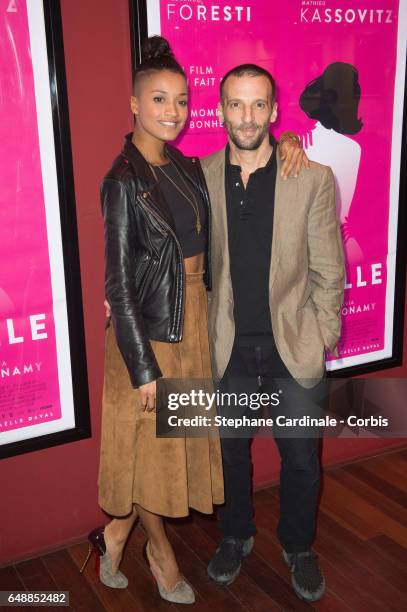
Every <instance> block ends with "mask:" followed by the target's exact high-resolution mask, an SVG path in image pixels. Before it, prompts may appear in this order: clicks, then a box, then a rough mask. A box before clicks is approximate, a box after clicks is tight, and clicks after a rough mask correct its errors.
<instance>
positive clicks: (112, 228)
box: [101, 134, 210, 388]
mask: <svg viewBox="0 0 407 612" xmlns="http://www.w3.org/2000/svg"><path fill="white" fill-rule="evenodd" d="M131 137H132V135H131V134H128V135H127V136H126V140H125V144H124V148H123V151H122V152H121V154H120V155H119V156H118V157H117V158H116V159H115V161H114V162H113V166H112V168H111V169H110V170H109V172H108V173H107V175H106V176H105V178H104V179H103V182H102V186H101V203H102V211H103V217H104V225H105V263H106V275H105V291H106V299H107V301H108V302H109V304H110V309H111V321H112V323H113V327H114V330H115V333H116V338H117V343H118V346H119V349H120V352H121V354H122V356H123V359H124V361H125V363H126V366H127V369H128V371H129V375H130V380H131V383H132V385H133V387H134V388H137V387H139V386H140V385H143V384H145V383H148V382H151V381H153V380H156V379H157V378H159V377H160V376H161V375H162V374H161V371H160V368H159V366H158V364H157V361H156V358H155V356H154V353H153V350H152V348H151V344H150V339H152V340H159V341H161V342H179V341H180V340H181V339H182V328H183V320H184V302H185V270H184V262H183V256H182V251H181V247H180V244H179V242H178V239H177V237H176V234H175V226H174V221H173V219H172V215H171V212H170V210H169V208H168V206H167V204H166V202H165V200H164V198H163V196H162V195H161V192H160V190H159V188H158V186H157V183H156V180H155V179H154V176H153V174H152V172H151V169H150V167H149V166H148V164H147V162H146V161H145V159H144V157H143V156H142V155H141V153H140V152H139V151H138V149H137V148H136V147H135V146H134V145H133V144H132V142H131ZM166 154H167V156H168V157H170V158H171V160H172V161H173V162H174V164H176V166H177V168H178V170H179V171H180V172H181V174H182V176H183V178H185V179H186V180H188V181H191V182H193V183H194V184H195V185H196V186H197V187H198V189H199V191H200V193H201V195H202V198H203V201H204V204H205V207H206V209H207V211H206V212H207V215H208V222H207V228H208V240H207V248H206V253H205V276H204V280H205V284H206V287H207V288H208V289H210V262H209V252H210V251H209V240H210V238H209V228H210V216H209V215H210V210H209V195H208V190H207V187H206V183H205V179H204V176H203V173H202V169H201V165H200V162H199V160H198V158H187V157H185V156H184V155H183V154H182V153H181V152H180V151H178V150H177V149H175V148H173V147H170V146H167V147H166Z"/></svg>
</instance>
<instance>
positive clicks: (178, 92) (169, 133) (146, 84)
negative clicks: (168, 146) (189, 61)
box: [131, 70, 188, 142]
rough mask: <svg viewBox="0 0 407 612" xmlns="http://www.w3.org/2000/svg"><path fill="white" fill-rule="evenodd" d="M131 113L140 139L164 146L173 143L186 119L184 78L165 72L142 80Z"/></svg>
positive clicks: (185, 86) (186, 101) (147, 76)
mask: <svg viewBox="0 0 407 612" xmlns="http://www.w3.org/2000/svg"><path fill="white" fill-rule="evenodd" d="M131 110H132V113H133V114H134V115H135V117H136V128H135V129H136V131H137V132H139V133H140V135H143V136H144V137H145V136H149V137H151V138H153V139H156V140H160V141H164V142H166V141H167V140H174V139H175V138H176V137H177V136H178V134H179V133H180V131H181V130H182V128H183V127H184V125H185V121H186V120H187V116H188V92H187V83H186V80H185V77H183V76H182V75H181V74H178V73H176V72H171V71H169V70H160V71H159V72H152V73H151V74H149V75H146V76H143V77H142V78H141V80H140V82H139V84H138V88H137V91H136V92H135V95H134V96H132V98H131Z"/></svg>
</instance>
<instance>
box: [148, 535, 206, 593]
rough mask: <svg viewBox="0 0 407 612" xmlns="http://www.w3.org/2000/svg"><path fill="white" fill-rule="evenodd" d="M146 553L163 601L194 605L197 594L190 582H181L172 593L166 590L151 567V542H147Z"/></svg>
mask: <svg viewBox="0 0 407 612" xmlns="http://www.w3.org/2000/svg"><path fill="white" fill-rule="evenodd" d="M144 552H145V557H146V560H147V562H148V564H149V566H150V571H151V573H152V574H153V576H154V579H155V581H156V583H157V588H158V592H159V593H160V596H161V597H162V599H165V600H166V601H170V602H172V603H179V604H193V603H194V602H195V594H194V591H193V590H192V587H191V586H190V585H189V584H188V582H187V581H186V580H185V579H183V580H179V581H178V582H177V584H176V585H175V587H174V588H173V589H171V590H170V591H169V590H168V589H166V588H165V587H164V586H163V585H162V584H161V582H160V581H159V580H158V578H157V574H156V573H155V571H154V569H153V568H152V566H151V550H150V541H149V540H148V541H147V543H146V545H145V548H144Z"/></svg>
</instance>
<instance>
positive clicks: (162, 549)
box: [136, 505, 182, 591]
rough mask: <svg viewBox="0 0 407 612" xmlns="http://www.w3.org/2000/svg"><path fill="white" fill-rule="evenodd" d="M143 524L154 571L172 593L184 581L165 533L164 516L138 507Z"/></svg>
mask: <svg viewBox="0 0 407 612" xmlns="http://www.w3.org/2000/svg"><path fill="white" fill-rule="evenodd" d="M136 508H137V512H138V514H139V516H140V520H141V523H142V525H143V527H144V529H145V530H146V532H147V535H148V539H149V542H150V543H149V555H150V559H149V561H150V562H151V565H152V569H154V573H155V574H156V576H157V579H158V581H159V582H160V583H161V584H162V585H163V586H164V588H165V589H167V590H169V591H171V590H172V589H173V588H174V587H175V586H176V584H177V582H179V581H180V580H182V577H181V574H180V571H179V568H178V564H177V561H176V559H175V555H174V551H173V549H172V546H171V544H170V541H169V540H168V537H167V534H166V533H165V528H164V521H163V518H162V516H159V515H158V514H153V513H152V512H149V511H148V510H146V509H145V508H142V507H141V506H138V505H136Z"/></svg>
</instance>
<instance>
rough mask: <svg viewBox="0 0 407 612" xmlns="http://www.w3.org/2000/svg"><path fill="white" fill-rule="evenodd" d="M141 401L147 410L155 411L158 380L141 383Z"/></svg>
mask: <svg viewBox="0 0 407 612" xmlns="http://www.w3.org/2000/svg"><path fill="white" fill-rule="evenodd" d="M139 391H140V401H141V405H142V407H143V410H144V411H145V412H155V401H156V396H157V382H156V381H155V380H153V381H151V382H149V383H146V384H145V385H140V387H139Z"/></svg>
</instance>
